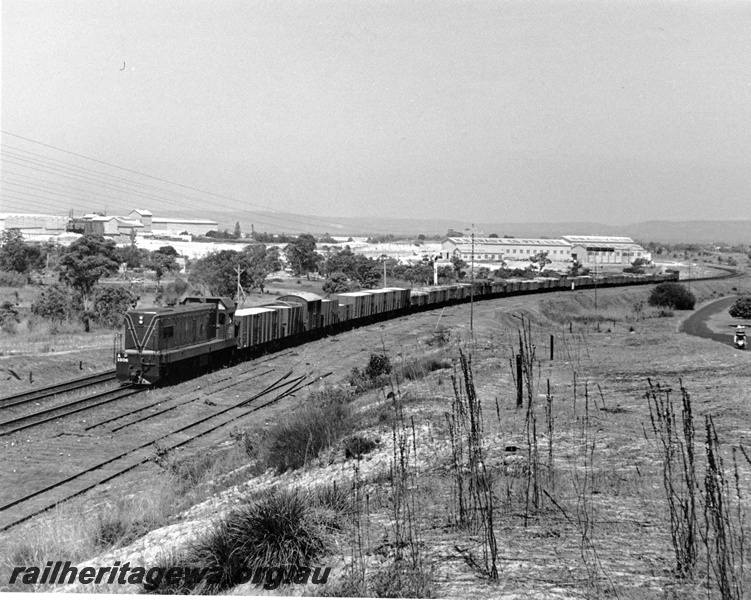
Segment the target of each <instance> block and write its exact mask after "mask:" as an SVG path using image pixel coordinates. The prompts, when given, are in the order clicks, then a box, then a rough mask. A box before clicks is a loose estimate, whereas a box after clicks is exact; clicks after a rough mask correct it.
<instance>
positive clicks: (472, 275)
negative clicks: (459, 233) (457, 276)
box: [465, 223, 475, 335]
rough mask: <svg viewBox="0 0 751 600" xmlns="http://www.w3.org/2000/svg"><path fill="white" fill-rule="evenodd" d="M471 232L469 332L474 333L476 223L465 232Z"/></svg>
mask: <svg viewBox="0 0 751 600" xmlns="http://www.w3.org/2000/svg"><path fill="white" fill-rule="evenodd" d="M467 232H469V233H470V238H471V240H472V242H471V254H470V257H471V258H470V260H471V261H472V262H471V263H470V265H469V283H470V287H469V333H470V335H474V322H475V224H474V223H472V229H471V230H468V229H465V234H466V233H467Z"/></svg>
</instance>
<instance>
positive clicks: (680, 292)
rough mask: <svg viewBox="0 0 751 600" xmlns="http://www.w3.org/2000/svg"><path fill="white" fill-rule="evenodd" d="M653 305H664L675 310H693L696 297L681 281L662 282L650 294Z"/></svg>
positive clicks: (650, 301)
mask: <svg viewBox="0 0 751 600" xmlns="http://www.w3.org/2000/svg"><path fill="white" fill-rule="evenodd" d="M649 303H650V304H651V305H652V306H664V307H667V308H672V309H675V310H693V308H694V304H696V297H695V296H694V295H693V294H692V293H691V292H689V291H688V290H687V289H686V287H685V286H683V285H681V284H680V283H673V282H665V283H661V284H659V285H657V286H655V288H654V289H653V290H652V293H651V294H650V296H649Z"/></svg>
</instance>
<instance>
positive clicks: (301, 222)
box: [158, 210, 751, 246]
mask: <svg viewBox="0 0 751 600" xmlns="http://www.w3.org/2000/svg"><path fill="white" fill-rule="evenodd" d="M158 214H159V215H164V216H183V217H185V218H210V219H214V220H216V221H218V222H219V227H220V229H225V228H226V229H229V230H230V231H232V229H233V228H234V226H235V222H237V221H239V222H240V225H241V227H242V230H243V231H244V232H247V231H250V225H251V223H253V224H254V225H255V228H256V230H257V231H270V232H275V233H296V232H300V231H306V232H309V233H314V234H320V233H325V232H328V233H330V234H331V235H345V234H346V235H374V234H375V235H377V234H386V233H392V234H394V235H404V236H417V235H418V234H420V233H423V234H425V235H436V234H445V233H446V232H447V231H448V230H449V228H453V229H455V230H457V231H462V230H463V229H464V228H465V227H467V226H469V223H464V222H461V221H451V220H448V219H431V218H429V217H428V218H425V219H399V218H392V217H333V216H315V217H314V216H310V215H299V214H294V213H282V212H278V213H271V212H256V211H242V212H236V213H232V214H227V213H222V212H219V211H216V210H213V211H212V210H208V211H206V212H200V213H198V212H195V211H185V212H180V213H179V215H178V214H177V213H175V211H174V210H172V211H169V212H161V211H160V212H159V213H158ZM475 230H476V231H478V232H482V235H485V236H487V235H490V234H491V233H496V234H498V235H499V236H504V235H508V236H513V237H518V238H521V237H550V238H553V237H560V236H562V235H619V236H628V237H631V238H634V239H637V240H640V241H642V242H650V241H653V242H663V243H667V244H675V243H691V242H694V243H699V244H713V243H717V244H721V243H724V244H744V245H749V246H751V220H744V221H643V222H639V223H632V224H629V225H604V224H602V223H592V222H588V221H570V222H564V223H503V222H486V223H483V222H477V223H475Z"/></svg>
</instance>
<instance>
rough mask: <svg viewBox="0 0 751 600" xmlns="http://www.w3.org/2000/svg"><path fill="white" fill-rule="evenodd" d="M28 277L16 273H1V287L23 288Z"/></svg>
mask: <svg viewBox="0 0 751 600" xmlns="http://www.w3.org/2000/svg"><path fill="white" fill-rule="evenodd" d="M27 281H28V277H27V276H26V274H25V273H16V272H15V271H0V286H3V287H23V286H24V285H26V282H27Z"/></svg>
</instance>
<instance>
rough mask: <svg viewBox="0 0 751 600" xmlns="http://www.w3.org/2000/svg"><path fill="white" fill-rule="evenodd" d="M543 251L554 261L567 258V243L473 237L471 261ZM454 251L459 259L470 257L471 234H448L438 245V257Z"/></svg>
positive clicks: (505, 258)
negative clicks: (452, 236) (451, 236)
mask: <svg viewBox="0 0 751 600" xmlns="http://www.w3.org/2000/svg"><path fill="white" fill-rule="evenodd" d="M540 252H547V253H548V258H549V259H550V260H552V261H554V262H562V261H570V260H571V245H570V244H569V243H568V242H566V241H563V240H550V239H545V238H541V239H529V238H525V239H517V238H481V237H475V240H474V258H475V261H479V262H483V261H490V262H500V261H502V260H503V261H510V260H529V259H530V258H532V257H533V256H534V255H535V254H538V253H540ZM454 253H457V254H458V255H459V257H460V258H461V259H462V260H471V259H472V255H473V250H472V238H470V237H458V238H448V239H446V240H444V241H443V244H442V245H441V258H443V259H445V260H450V259H451V257H452V256H454Z"/></svg>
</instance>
